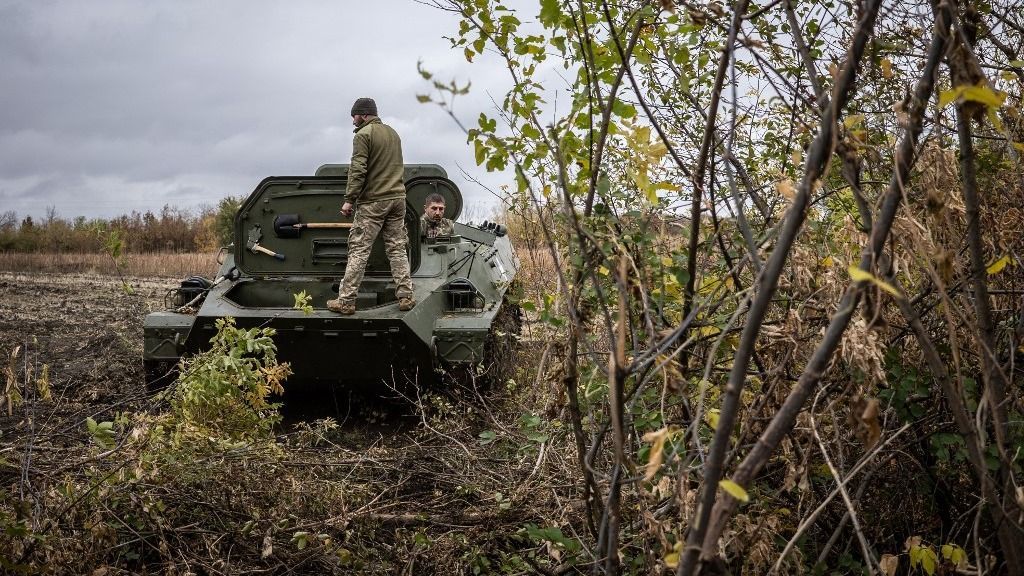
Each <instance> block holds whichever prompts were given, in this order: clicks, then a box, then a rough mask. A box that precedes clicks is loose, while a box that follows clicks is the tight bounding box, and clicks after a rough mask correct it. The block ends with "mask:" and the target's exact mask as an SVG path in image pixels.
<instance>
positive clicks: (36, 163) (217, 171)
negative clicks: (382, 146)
mask: <svg viewBox="0 0 1024 576" xmlns="http://www.w3.org/2000/svg"><path fill="white" fill-rule="evenodd" d="M512 4H513V5H520V6H523V7H524V9H523V10H522V12H521V13H520V18H522V19H523V20H528V19H532V18H533V17H534V16H535V14H536V11H537V8H536V5H537V4H536V2H531V1H526V0H523V1H519V2H512ZM457 29H458V19H457V17H456V16H455V15H453V14H451V13H447V12H443V11H440V10H437V9H435V8H431V7H428V6H424V5H422V4H419V3H416V2H414V1H413V0H373V1H366V0H364V1H360V2H355V1H352V0H333V1H328V0H323V1H315V0H307V1H294V0H293V1H290V2H279V1H270V0H266V1H257V0H246V1H242V0H206V1H201V0H174V1H171V0H88V1H82V0H24V1H10V0H0V212H6V211H8V210H14V211H15V212H17V214H18V217H19V218H21V217H24V216H26V215H33V216H37V217H38V216H41V215H43V214H44V213H45V212H46V209H47V207H48V206H53V207H55V208H56V210H57V213H58V214H59V215H60V216H61V217H64V218H73V217H75V216H87V217H110V216H115V215H119V214H125V213H130V212H132V211H140V212H142V211H145V210H154V211H156V210H159V209H160V208H161V207H162V206H164V205H165V204H170V205H172V206H176V207H180V208H186V209H190V210H195V209H196V208H197V207H199V206H200V205H203V204H206V205H215V204H216V203H217V201H218V200H219V199H220V198H223V197H224V196H228V195H233V196H237V195H244V194H248V193H249V192H251V191H252V189H253V188H254V187H255V186H256V184H258V183H259V181H260V180H262V179H263V178H264V177H265V176H271V175H303V174H312V172H313V171H314V170H315V169H316V167H317V166H319V165H320V164H323V163H328V162H348V159H349V156H350V154H351V149H352V146H351V145H352V126H351V118H350V116H349V109H350V106H351V103H352V101H353V100H354V99H355V98H357V97H361V96H371V97H373V98H375V99H376V101H377V105H378V108H379V110H380V115H381V117H382V118H383V119H384V121H385V122H387V123H389V124H391V125H392V126H394V127H395V128H396V129H397V130H398V131H399V133H400V134H401V136H402V140H403V143H404V149H405V160H406V162H409V163H413V162H431V163H438V164H441V165H443V166H444V167H445V168H446V169H447V170H448V173H449V177H451V178H452V179H453V180H455V181H456V183H457V184H458V185H459V186H460V188H461V189H462V190H463V195H464V196H465V200H466V203H467V205H469V206H476V207H477V208H476V209H477V210H480V209H481V208H482V207H484V206H487V205H491V204H493V203H494V202H495V201H494V199H493V197H492V196H491V195H490V194H489V193H488V192H486V191H485V190H483V189H482V188H481V187H479V186H477V185H474V184H472V183H469V182H467V181H466V179H465V178H464V177H463V176H462V174H461V173H460V170H459V166H462V167H463V168H464V169H466V170H467V171H469V172H470V173H472V174H473V175H474V176H475V177H479V178H481V179H483V180H484V181H485V182H487V183H488V184H489V185H491V186H498V185H500V184H502V183H504V181H505V179H506V178H505V177H502V176H497V175H490V176H488V175H486V174H484V173H483V170H482V169H481V168H478V167H476V165H475V163H474V161H473V154H472V150H471V149H470V148H469V147H467V146H466V144H465V141H466V139H465V136H464V135H463V134H462V133H461V132H460V131H459V130H458V128H457V127H456V126H455V124H454V123H453V122H452V120H451V119H450V118H448V117H447V116H446V115H445V114H444V112H443V111H441V110H440V109H439V108H437V107H436V106H434V105H424V104H419V103H417V101H416V94H418V93H425V92H428V91H429V86H428V84H427V83H426V82H425V81H423V80H422V79H421V78H420V76H419V75H418V74H417V72H416V62H417V61H418V60H422V61H423V62H424V65H425V66H426V67H427V68H428V69H429V70H431V71H433V72H436V73H437V75H438V77H439V78H451V77H457V78H458V79H459V80H460V81H462V80H466V79H471V80H472V82H473V92H472V93H471V95H470V96H469V97H467V98H466V99H465V100H464V101H462V102H460V103H459V104H458V105H457V106H458V110H457V112H458V113H459V115H460V117H461V118H463V119H464V120H466V121H469V124H470V125H473V124H475V118H476V116H477V115H478V114H479V113H480V112H481V111H487V112H489V113H491V112H493V108H492V105H491V103H490V100H489V97H490V96H489V95H491V96H494V97H495V98H496V99H500V98H501V97H502V96H503V95H504V93H505V90H506V89H507V81H506V79H505V78H506V76H505V72H504V70H503V69H502V68H501V66H497V65H491V66H486V65H484V66H481V65H469V64H467V63H466V61H465V59H464V58H463V57H462V55H461V53H460V51H453V50H452V49H451V48H450V44H449V42H448V41H447V40H445V39H443V38H442V35H452V34H454V32H455V31H456V30H457Z"/></svg>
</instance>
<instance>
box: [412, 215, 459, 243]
mask: <svg viewBox="0 0 1024 576" xmlns="http://www.w3.org/2000/svg"><path fill="white" fill-rule="evenodd" d="M420 234H422V235H423V236H424V237H425V238H437V237H438V236H451V235H452V234H455V226H454V225H453V224H452V221H451V220H449V219H447V218H441V220H440V221H438V222H434V221H433V220H431V219H430V218H427V215H426V214H424V215H423V216H420Z"/></svg>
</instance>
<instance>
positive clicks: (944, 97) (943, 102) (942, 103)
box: [939, 86, 966, 109]
mask: <svg viewBox="0 0 1024 576" xmlns="http://www.w3.org/2000/svg"><path fill="white" fill-rule="evenodd" d="M964 88H966V86H957V87H955V88H950V89H949V90H942V91H940V92H939V108H940V109H941V108H945V107H946V106H949V103H950V102H953V101H954V100H956V99H957V98H959V97H960V95H961V94H963V91H964Z"/></svg>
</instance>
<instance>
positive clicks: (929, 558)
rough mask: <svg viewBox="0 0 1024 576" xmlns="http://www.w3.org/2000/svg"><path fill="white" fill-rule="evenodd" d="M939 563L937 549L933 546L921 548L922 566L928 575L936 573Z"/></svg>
mask: <svg viewBox="0 0 1024 576" xmlns="http://www.w3.org/2000/svg"><path fill="white" fill-rule="evenodd" d="M937 564H938V558H936V557H935V551H934V550H932V549H931V548H921V568H922V569H924V572H925V574H927V575H928V576H932V574H935V567H936V565H937Z"/></svg>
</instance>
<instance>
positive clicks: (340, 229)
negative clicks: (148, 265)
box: [143, 164, 518, 386]
mask: <svg viewBox="0 0 1024 576" xmlns="http://www.w3.org/2000/svg"><path fill="white" fill-rule="evenodd" d="M347 172H348V166H347V165H342V164H328V165H324V166H321V167H320V168H319V169H318V170H317V171H316V174H315V175H313V176H274V177H270V178H266V179H265V180H263V181H262V182H260V184H259V185H258V186H257V187H256V189H255V190H253V192H252V193H251V194H250V195H249V196H248V198H246V199H245V201H244V202H242V204H241V206H240V207H239V209H238V212H237V214H236V215H235V219H234V243H233V244H232V245H231V246H228V247H227V248H226V249H225V250H224V251H223V252H222V259H221V258H219V260H220V261H221V265H220V270H219V272H218V275H217V278H216V279H214V280H207V279H205V278H202V277H197V276H193V277H190V278H188V279H186V280H185V281H183V282H182V283H181V285H180V286H179V287H177V288H175V289H173V290H172V291H170V292H169V298H168V310H166V311H162V312H155V313H152V314H149V315H148V316H146V319H145V323H144V326H145V346H144V350H143V362H144V366H145V368H146V374H147V382H149V383H150V385H153V384H157V385H159V384H163V383H165V382H166V381H167V380H168V379H169V377H171V375H173V373H174V369H175V366H176V365H177V363H178V361H179V359H180V358H182V356H185V355H188V354H192V353H195V352H197V351H200V350H203V349H205V348H206V347H208V346H209V341H210V338H211V337H212V336H213V335H214V334H215V332H216V328H215V321H216V319H218V318H222V317H226V316H231V317H233V318H235V320H236V322H237V324H238V326H240V327H254V326H270V327H272V328H274V329H275V330H276V331H277V335H276V336H275V337H274V341H275V343H276V345H277V348H278V359H279V360H280V361H282V362H289V363H291V367H292V370H293V375H292V376H291V377H290V378H289V385H292V383H293V382H295V381H299V382H302V383H309V382H313V383H316V382H320V383H326V384H335V383H341V384H352V385H360V386H365V385H367V384H370V385H373V384H374V383H376V384H378V385H379V384H381V383H382V382H394V381H396V380H398V379H406V381H418V382H424V381H434V380H436V379H437V377H438V376H437V375H438V374H439V373H440V372H443V371H451V370H452V369H460V368H461V369H465V368H467V367H473V368H477V367H478V366H479V364H480V363H481V362H484V360H485V359H486V357H487V356H488V355H490V354H493V353H496V351H497V350H498V349H504V348H507V346H508V344H509V343H510V340H509V339H510V338H512V337H513V336H512V333H514V332H516V331H518V314H516V313H515V311H516V310H517V307H515V306H513V305H510V304H506V295H507V292H508V291H509V289H510V286H511V284H512V282H513V280H514V278H515V275H516V271H517V270H518V260H517V258H516V256H515V254H514V252H513V249H512V245H511V244H510V242H509V239H508V237H507V236H506V235H505V230H504V229H503V228H502V227H501V226H498V225H495V224H493V223H492V224H488V223H486V222H485V223H484V225H482V226H469V225H465V224H461V223H458V222H456V223H455V224H454V233H453V234H452V235H451V236H447V237H438V238H430V239H428V238H425V237H423V236H422V235H421V232H420V217H421V215H422V212H423V204H424V202H425V200H426V198H427V196H429V195H430V194H432V193H435V192H436V193H438V194H441V195H442V196H443V197H444V198H445V200H446V203H445V204H446V208H445V217H447V218H449V219H451V220H452V221H455V220H456V219H457V218H458V217H459V215H460V213H461V211H462V195H461V194H460V192H459V189H458V187H457V186H456V185H455V184H454V183H453V182H452V181H451V180H449V179H448V178H447V174H446V173H445V171H444V169H442V168H441V167H440V166H437V165H432V164H418V165H407V166H406V168H405V184H406V190H407V206H406V225H407V226H408V230H409V245H408V253H409V261H410V269H411V271H412V279H413V284H414V290H415V299H416V306H415V307H414V308H413V309H412V310H410V311H407V312H402V311H399V309H398V301H397V298H396V296H395V285H394V283H393V281H392V279H391V270H390V265H389V263H388V259H387V257H386V255H385V253H384V245H383V239H382V238H381V237H378V238H377V241H376V243H375V244H374V246H373V249H372V251H371V254H370V259H369V262H368V264H367V269H366V277H365V279H364V280H363V282H362V284H361V285H360V287H359V294H358V299H357V302H356V313H355V314H354V315H352V316H341V315H338V314H335V313H334V312H331V311H329V310H327V306H326V303H327V301H328V300H330V299H332V298H336V297H337V292H338V284H339V281H340V279H341V277H342V276H343V275H344V272H345V265H346V262H347V259H348V234H349V230H350V228H351V221H350V220H349V219H346V218H342V216H341V214H340V212H339V210H340V207H341V205H342V203H343V202H344V193H345V185H346V176H347ZM302 293H305V294H306V295H308V296H309V298H310V299H309V301H308V304H309V305H310V306H311V307H312V312H311V313H310V312H309V310H308V309H306V310H302V309H297V308H296V307H295V304H296V295H299V294H302Z"/></svg>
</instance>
